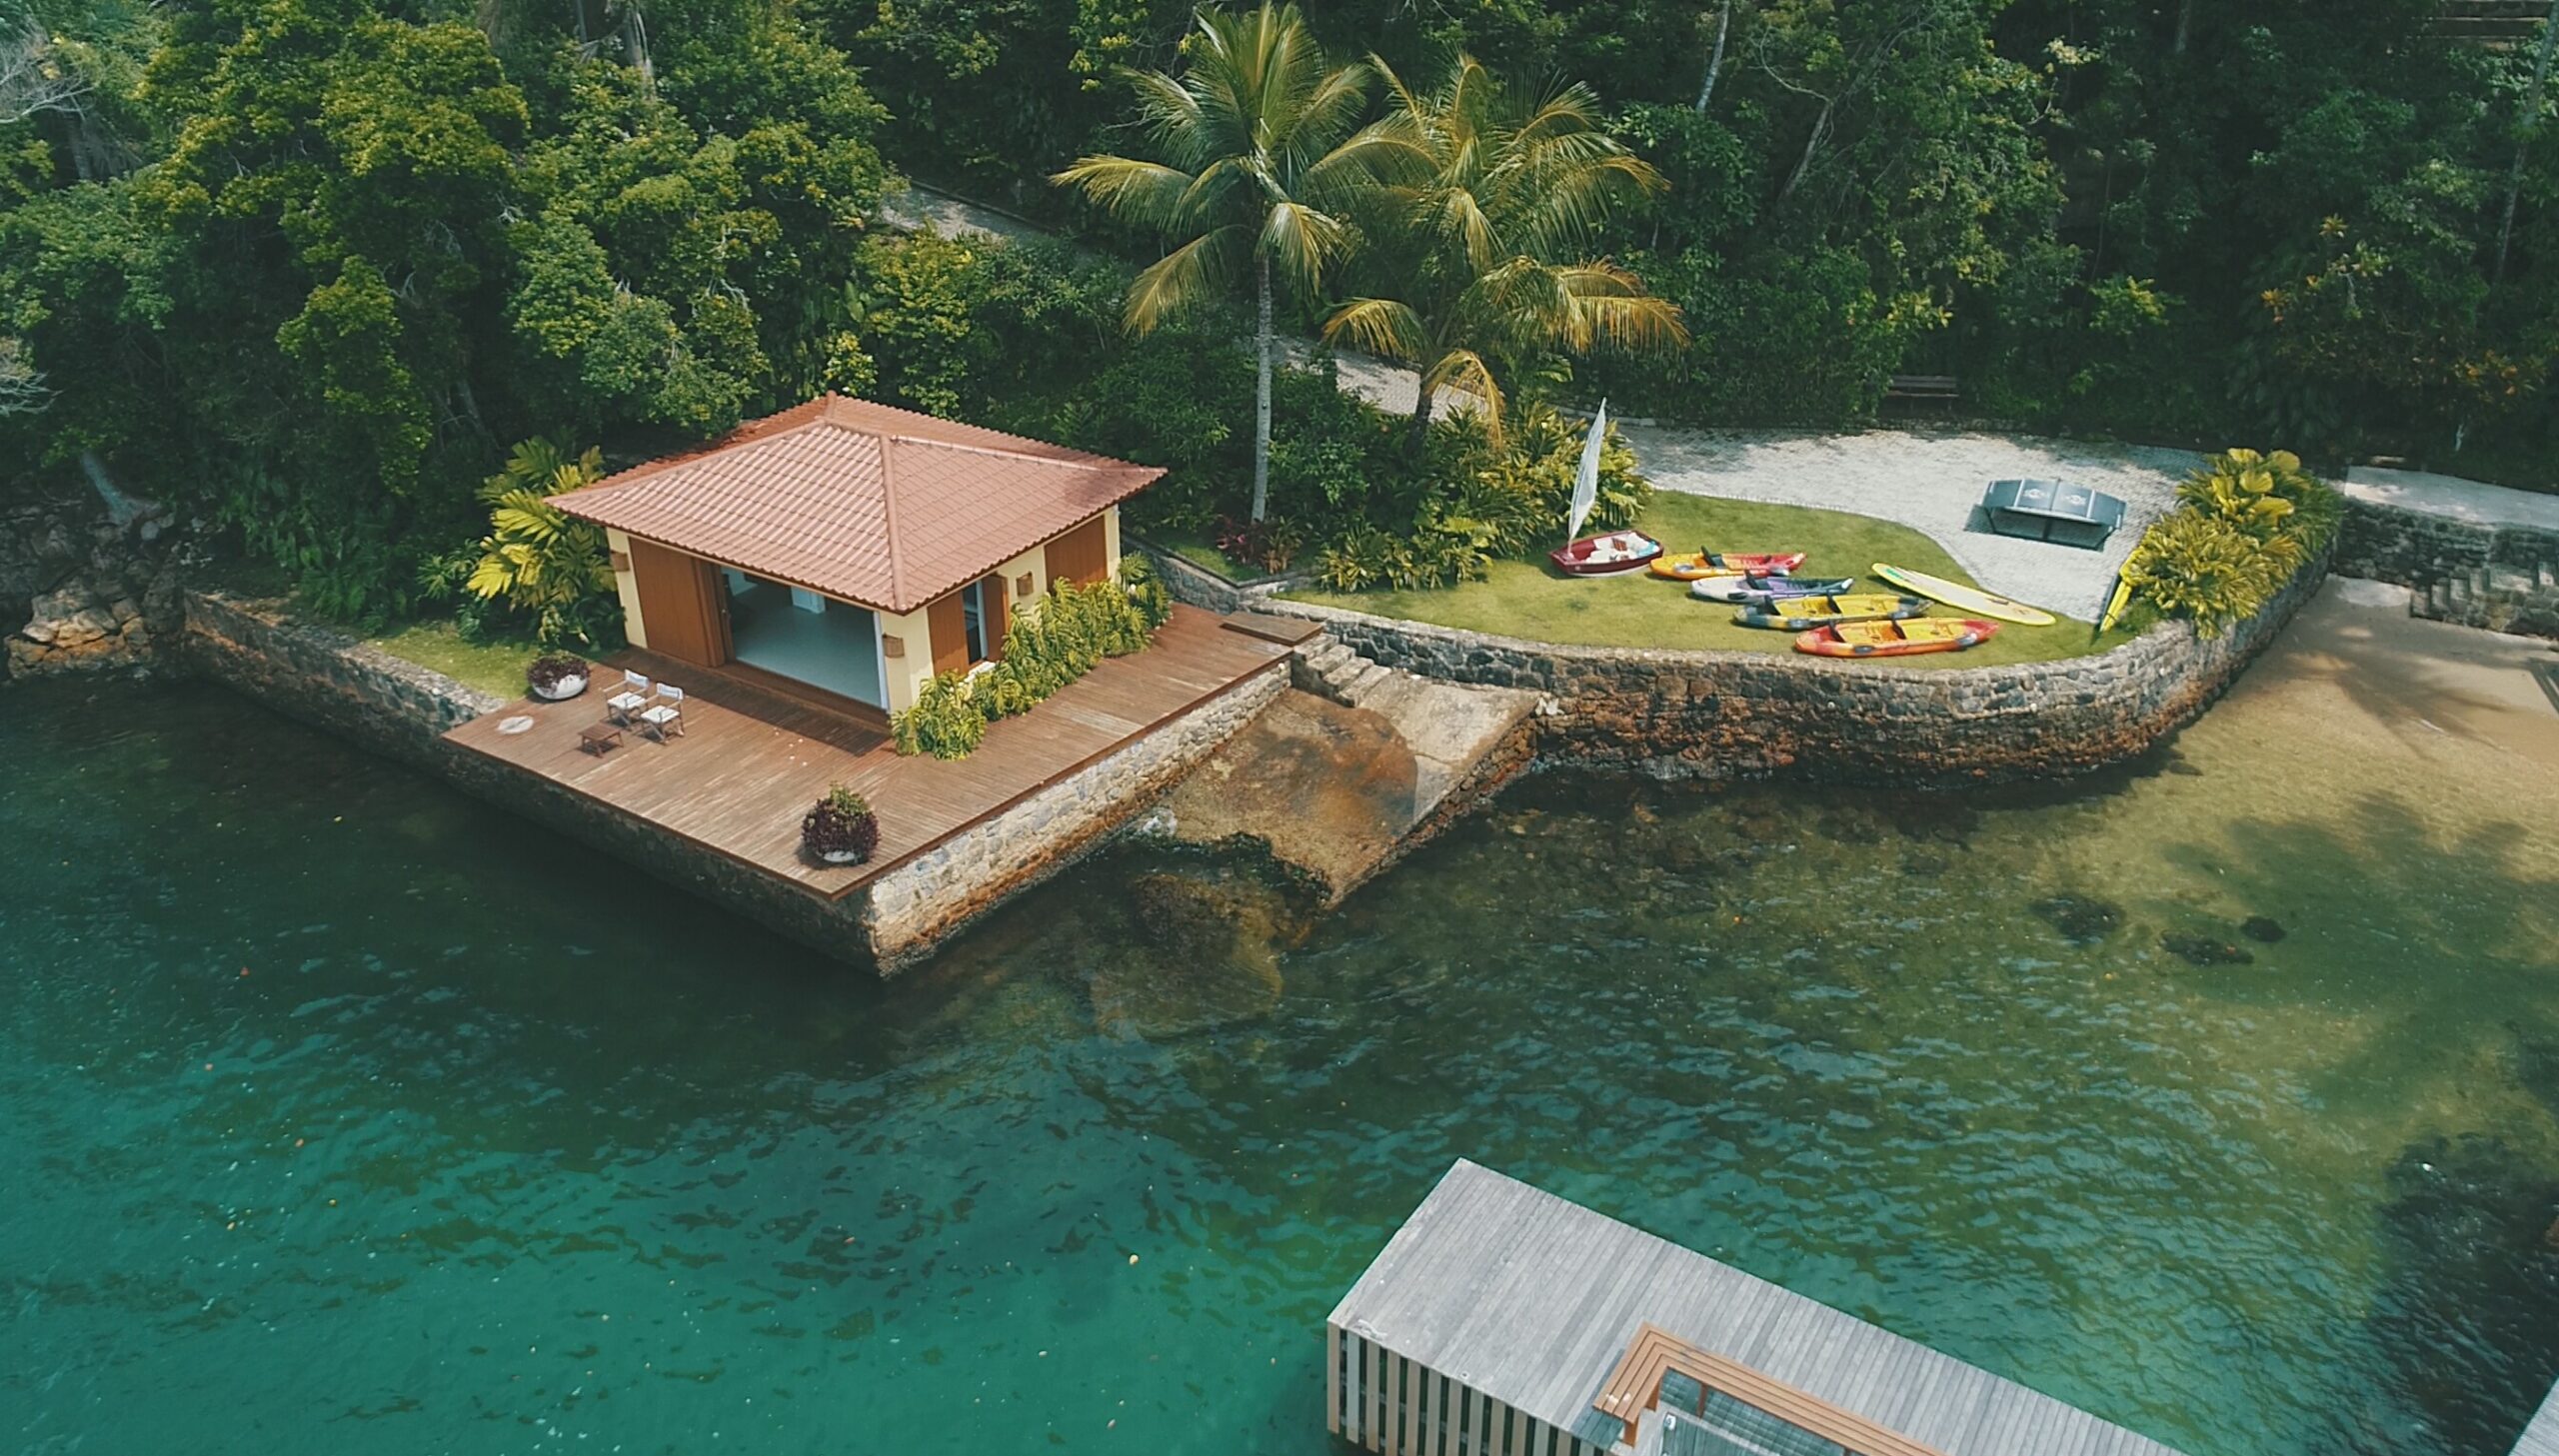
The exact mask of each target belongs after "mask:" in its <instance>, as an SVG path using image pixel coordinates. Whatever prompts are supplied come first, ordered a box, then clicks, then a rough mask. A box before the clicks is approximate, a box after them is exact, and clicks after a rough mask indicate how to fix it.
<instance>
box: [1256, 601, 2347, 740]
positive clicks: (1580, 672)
mask: <svg viewBox="0 0 2559 1456" xmlns="http://www.w3.org/2000/svg"><path fill="white" fill-rule="evenodd" d="M2324 575H2325V573H2324V571H2323V570H2322V569H2321V567H2320V566H2319V565H2318V564H2314V565H2313V566H2312V567H2311V568H2310V569H2308V570H2305V571H2304V572H2303V573H2302V574H2301V576H2300V577H2299V578H2298V579H2296V580H2295V581H2294V582H2293V584H2292V585H2291V586H2289V587H2287V588H2285V589H2284V591H2283V592H2282V593H2281V594H2279V595H2278V596H2277V597H2276V598H2275V600H2274V601H2273V602H2272V603H2270V604H2268V606H2267V608H2266V610H2265V611H2263V612H2261V613H2260V614H2258V616H2257V617H2256V618H2254V619H2253V620H2251V621H2249V622H2247V623H2244V624H2241V625H2240V626H2238V627H2236V628H2233V629H2232V630H2231V631H2230V632H2229V633H2227V634H2226V635H2224V636H2222V637H2219V638H2210V639H2199V638H2197V637H2196V636H2195V634H2194V632H2193V630H2192V629H2191V628H2189V627H2188V626H2187V625H2186V624H2184V623H2181V622H2171V623H2162V624H2160V625H2158V626H2156V627H2154V628H2152V629H2151V630H2150V631H2148V632H2146V633H2144V634H2142V635H2141V636H2140V637H2139V638H2137V639H2135V640H2134V641H2132V642H2130V643H2127V644H2125V645H2123V646H2122V647H2119V648H2116V649H2114V650H2113V651H2111V652H2108V653H2104V654H2101V655H2099V656H2096V657H2090V658H2074V659H2069V660H2065V661H2062V662H2057V663H2027V664H2015V665H2009V666H2003V667H1995V668H1976V669H1964V668H1948V669H1936V668H1910V667H1894V666H1891V665H1889V664H1880V663H1850V662H1837V661H1830V660H1815V659H1806V658H1796V657H1792V656H1777V655H1770V654H1760V653H1728V652H1645V651H1633V650H1624V649H1611V648H1576V647H1561V646H1556V645H1552V644H1545V643H1531V642H1522V641H1518V640H1516V639H1511V638H1500V637H1490V636H1486V635H1483V634H1480V633H1471V632H1460V631H1457V630H1455V629H1451V628H1443V627H1431V626H1427V625H1424V624H1420V623H1412V622H1402V621H1394V620H1389V619H1386V618H1379V617H1371V616H1367V615H1364V614H1361V613H1355V612H1342V611H1337V610H1335V609H1331V608H1326V607H1318V606H1314V605H1312V604H1309V603H1301V602H1288V601H1283V600H1278V599H1266V600H1260V601H1256V602H1255V603H1254V604H1253V607H1254V610H1256V611H1261V612H1267V613H1271V614H1273V615H1276V616H1286V617H1296V618H1303V619H1308V620H1312V621H1317V622H1321V623H1322V624H1324V627H1325V629H1326V630H1327V631H1328V632H1330V633H1331V635H1332V636H1333V637H1335V638H1337V639H1339V640H1340V641H1341V642H1343V643H1345V644H1347V645H1348V646H1349V647H1350V648H1352V649H1353V650H1355V651H1357V652H1359V653H1360V654H1362V655H1364V656H1366V657H1369V658H1373V659H1375V660H1376V661H1377V662H1379V663H1382V664H1385V665H1386V666H1388V667H1395V668H1402V669H1405V670H1406V671H1408V672H1412V673H1416V674H1419V675H1421V676H1423V677H1426V678H1438V679H1443V680H1446V681H1450V682H1459V683H1484V684H1491V685H1493V686H1496V687H1503V688H1524V689H1530V690H1533V691H1535V692H1538V693H1541V694H1543V695H1545V696H1546V697H1548V698H1550V699H1551V700H1553V704H1554V707H1555V708H1556V710H1558V711H1556V712H1553V713H1550V714H1547V715H1543V716H1541V717H1540V718H1539V720H1538V723H1539V726H1540V742H1539V756H1540V759H1541V761H1543V762H1545V763H1548V764H1557V763H1561V764H1585V765H1606V766H1619V767H1629V768H1636V769H1640V770H1642V771H1645V772H1649V773H1653V774H1657V775H1661V776H1665V777H1727V776H1741V775H1753V774H1766V773H1778V772H1800V773H1806V774H1814V775H1819V776H1823V777H1827V778H1831V779H1844V780H1852V781H1857V782H1867V783H1878V784H1896V785H1903V784H1906V785H1914V786H1950V785H1956V784H1964V783H1990V782H2001V781H2006V780H2011V779H2020V778H2048V777H2064V776H2068V775H2072V774H2077V773H2084V772H2088V771H2090V770H2092V769H2096V768H2101V767H2104V766H2106V765H2108V764H2111V763H2117V762H2121V761H2123V760H2124V759H2126V758H2130V757H2132V756H2134V755H2135V754H2138V753H2140V752H2142V751H2143V750H2144V749H2147V748H2148V747H2150V746H2151V745H2152V744H2153V743H2156V742H2157V741H2158V740H2159V739H2160V738H2162V737H2164V736H2166V735H2167V734H2168V733H2170V732H2173V731H2174V730H2176V729H2177V728H2182V727H2184V726H2185V725H2186V724H2188V723H2190V722H2192V721H2193V720H2194V719H2195V717H2196V716H2197V715H2198V714H2200V713H2202V712H2203V710H2204V709H2205V708H2206V707H2207V706H2209V705H2210V704H2211V702H2212V701H2213V699H2215V698H2216V697H2218V696H2219V695H2220V694H2221V692H2222V691H2223V690H2224V689H2225V688H2227V687H2228V686H2229V685H2230V683H2231V680H2232V679H2234V678H2236V677H2237V676H2238V674H2239V671H2240V670H2241V669H2242V668H2244V667H2245V666H2246V665H2247V663H2248V661H2249V660H2250V659H2251V658H2253V657H2255V656H2256V655H2257V653H2258V652H2260V651H2262V650H2263V649H2264V648H2265V646H2266V645H2267V644H2268V643H2270V642H2271V641H2273V640H2274V637H2275V635H2276V634H2277V633H2279V632H2281V631H2282V630H2283V626H2284V624H2285V623H2287V622H2289V621H2291V620H2292V615H2293V614H2294V613H2295V612H2297V611H2299V610H2300V608H2301V606H2302V604H2303V603H2305V602H2307V601H2308V600H2309V599H2310V597H2311V596H2312V594H2314V593H2315V592H2316V591H2317V590H2318V585H2319V581H2320V579H2321V578H2322V576H2324Z"/></svg>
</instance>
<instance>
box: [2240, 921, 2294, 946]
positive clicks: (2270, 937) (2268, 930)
mask: <svg viewBox="0 0 2559 1456" xmlns="http://www.w3.org/2000/svg"><path fill="white" fill-rule="evenodd" d="M2239 933H2240V934H2242V935H2245V936H2247V937H2248V938H2249V939H2251V940H2254V941H2257V942H2258V943H2260V944H2263V945H2272V944H2273V943H2275V942H2276V941H2277V940H2280V939H2282V938H2283V933H2284V931H2283V926H2282V925H2281V924H2280V923H2278V922H2277V921H2276V920H2275V918H2274V917H2273V916H2272V915H2250V916H2249V917H2248V918H2246V919H2244V920H2241V921H2240V922H2239Z"/></svg>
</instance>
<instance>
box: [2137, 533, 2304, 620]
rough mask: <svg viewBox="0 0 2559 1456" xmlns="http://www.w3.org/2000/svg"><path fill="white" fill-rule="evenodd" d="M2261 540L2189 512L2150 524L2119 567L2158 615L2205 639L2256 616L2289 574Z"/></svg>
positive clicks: (2287, 568)
mask: <svg viewBox="0 0 2559 1456" xmlns="http://www.w3.org/2000/svg"><path fill="white" fill-rule="evenodd" d="M2290 574H2291V573H2290V568H2289V567H2287V566H2285V565H2284V564H2283V563H2282V561H2281V560H2280V558H2278V557H2277V556H2276V555H2274V554H2271V553H2269V552H2268V551H2267V550H2266V548H2265V544H2264V543H2263V542H2260V541H2258V540H2257V539H2256V538H2255V537H2253V536H2250V535H2249V534H2248V533H2247V532H2246V531H2244V530H2242V529H2240V528H2239V527H2238V526H2236V525H2234V524H2232V523H2231V522H2230V521H2228V520H2226V519H2224V518H2222V517H2220V516H2217V515H2208V514H2206V513H2204V512H2201V511H2196V510H2192V509H2186V510H2179V511H2175V512H2172V513H2170V514H2169V515H2167V516H2165V517H2163V518H2161V519H2160V520H2159V521H2158V522H2156V523H2155V524H2153V525H2152V526H2151V528H2150V530H2149V532H2148V533H2147V534H2145V535H2144V536H2143V537H2142V538H2141V545H2139V546H2137V547H2135V548H2133V552H2132V557H2131V559H2130V560H2128V561H2126V562H2125V563H2124V566H2123V578H2124V580H2125V581H2126V582H2128V583H2130V584H2131V585H2132V589H2133V590H2134V591H2135V592H2137V593H2139V594H2140V595H2141V596H2143V597H2145V598H2147V599H2148V600H2149V601H2150V602H2152V603H2153V604H2155V605H2156V606H2157V607H2158V608H2159V610H2160V611H2162V612H2166V613H2168V614H2170V615H2171V616H2176V617H2183V618H2186V619H2188V620H2190V621H2192V622H2193V623H2194V625H2195V631H2196V632H2197V633H2198V634H2200V635H2202V636H2204V637H2219V636H2220V635H2221V633H2222V631H2223V629H2225V628H2227V627H2228V626H2229V625H2230V624H2231V623H2234V622H2237V621H2240V620H2241V619H2243V618H2247V617H2251V616H2254V615H2255V614H2256V611H2257V609H2258V608H2260V607H2263V606H2265V605H2266V599H2268V598H2270V597H2272V596H2274V594H2275V593H2276V591H2278V590H2279V589H2280V588H2281V587H2282V586H2283V584H2284V581H2285V580H2286V578H2287V577H2289V576H2290Z"/></svg>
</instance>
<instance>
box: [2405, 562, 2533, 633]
mask: <svg viewBox="0 0 2559 1456" xmlns="http://www.w3.org/2000/svg"><path fill="white" fill-rule="evenodd" d="M2408 615H2409V616H2411V617H2421V618H2425V619H2428V620H2430V621H2434V622H2448V623H2452V624H2454V625H2456V626H2460V627H2477V628H2484V629H2486V630H2488V631H2490V632H2505V633H2517V634H2522V635H2525V636H2532V637H2559V567H2554V566H2553V565H2552V564H2551V563H2549V562H2536V563H2534V564H2533V565H2532V566H2531V567H2528V568H2527V567H2520V566H2512V565H2490V566H2484V567H2472V568H2470V569H2469V570H2467V571H2462V572H2456V573H2454V574H2453V575H2452V576H2449V577H2446V578H2444V579H2443V580H2442V581H2439V582H2436V583H2434V584H2433V585H2431V586H2429V587H2427V588H2426V589H2425V590H2424V591H2422V592H2418V593H2413V594H2411V595H2410V597H2409V599H2408Z"/></svg>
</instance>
